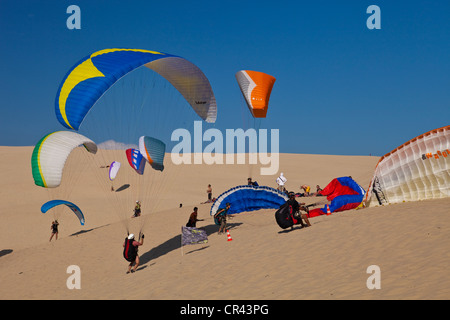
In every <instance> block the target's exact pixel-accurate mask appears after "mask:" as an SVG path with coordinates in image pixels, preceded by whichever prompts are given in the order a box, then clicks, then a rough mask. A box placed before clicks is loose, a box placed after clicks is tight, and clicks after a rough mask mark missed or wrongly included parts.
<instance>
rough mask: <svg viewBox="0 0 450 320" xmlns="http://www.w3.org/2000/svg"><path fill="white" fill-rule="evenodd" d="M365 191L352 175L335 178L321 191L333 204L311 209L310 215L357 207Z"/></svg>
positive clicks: (311, 216) (314, 215) (315, 215)
mask: <svg viewBox="0 0 450 320" xmlns="http://www.w3.org/2000/svg"><path fill="white" fill-rule="evenodd" d="M365 193H366V192H365V190H364V189H363V188H362V187H361V186H360V185H359V184H357V183H356V182H355V181H354V180H353V179H352V178H351V177H341V178H336V179H333V180H332V181H331V182H330V183H329V184H328V185H327V186H326V187H325V188H324V189H323V190H322V191H320V194H321V195H323V196H326V197H327V200H328V201H331V204H330V205H327V204H326V205H325V207H323V208H322V209H320V208H318V209H314V210H310V211H309V214H308V216H309V217H310V218H313V217H317V216H321V215H325V214H331V213H333V212H339V211H344V210H350V209H355V208H357V207H358V206H359V205H360V204H361V202H362V200H363V197H364V195H365Z"/></svg>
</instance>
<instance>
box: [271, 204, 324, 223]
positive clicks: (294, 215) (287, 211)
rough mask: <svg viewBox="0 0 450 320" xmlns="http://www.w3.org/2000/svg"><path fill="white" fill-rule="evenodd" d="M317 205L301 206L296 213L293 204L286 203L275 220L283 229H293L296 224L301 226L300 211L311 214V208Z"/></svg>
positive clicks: (276, 213)
mask: <svg viewBox="0 0 450 320" xmlns="http://www.w3.org/2000/svg"><path fill="white" fill-rule="evenodd" d="M315 205H316V203H313V204H310V205H307V206H299V208H298V209H299V211H296V212H295V211H294V208H293V206H292V204H290V203H289V201H286V203H284V204H283V205H282V206H281V207H280V209H278V210H277V211H276V212H275V219H276V221H277V223H278V225H279V226H280V228H282V229H286V228H289V227H292V226H293V225H296V224H301V220H300V219H301V213H300V210H304V211H306V212H307V213H309V207H311V206H315Z"/></svg>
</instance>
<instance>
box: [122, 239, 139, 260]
mask: <svg viewBox="0 0 450 320" xmlns="http://www.w3.org/2000/svg"><path fill="white" fill-rule="evenodd" d="M134 241H135V240H134V238H133V239H128V237H126V238H125V247H124V248H123V257H124V258H125V260H127V261H128V262H133V261H134V260H136V256H137V249H136V247H135V246H133V242H134Z"/></svg>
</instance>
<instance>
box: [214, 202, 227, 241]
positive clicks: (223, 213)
mask: <svg viewBox="0 0 450 320" xmlns="http://www.w3.org/2000/svg"><path fill="white" fill-rule="evenodd" d="M230 207H231V206H230V204H229V203H227V204H226V205H225V208H223V209H220V210H219V211H217V212H216V214H215V215H214V219H219V221H220V227H219V233H218V234H221V233H224V232H225V230H226V228H227V212H228V210H229V209H230Z"/></svg>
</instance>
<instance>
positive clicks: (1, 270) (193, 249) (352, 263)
mask: <svg viewBox="0 0 450 320" xmlns="http://www.w3.org/2000/svg"><path fill="white" fill-rule="evenodd" d="M31 152H32V148H31V147H0V153H1V154H2V157H1V158H0V175H1V176H0V181H1V183H2V188H1V189H0V214H1V220H2V223H1V227H0V228H1V229H0V281H1V286H0V298H2V299H193V300H198V299H237V300H238V299H256V300H260V299H449V298H450V276H449V275H448V272H447V266H448V265H450V253H449V250H448V243H449V240H450V239H449V235H450V218H449V216H448V211H449V210H448V207H449V205H450V199H441V200H433V201H420V202H411V203H403V204H398V205H391V206H387V207H375V208H366V209H361V210H351V211H346V212H341V213H336V214H333V215H331V216H322V217H317V218H314V219H311V222H312V227H310V228H306V229H298V228H297V229H294V230H292V231H291V230H288V231H286V230H282V229H280V228H279V227H278V225H277V224H276V222H275V219H274V216H273V213H274V210H261V211H259V212H253V213H243V214H239V215H236V216H234V217H233V218H232V219H230V220H229V227H230V228H229V231H230V235H231V237H232V239H233V240H232V241H227V236H226V235H218V234H217V229H218V228H217V226H215V225H214V221H213V219H212V218H211V217H210V216H209V208H210V205H208V204H201V202H203V201H205V200H206V193H205V190H206V186H207V184H208V183H211V184H212V186H213V192H214V195H216V196H217V195H218V194H220V193H221V192H223V191H225V190H227V189H228V188H230V187H232V186H236V185H238V184H245V183H246V179H247V177H248V176H249V174H251V175H252V176H253V178H254V179H255V180H257V181H258V182H259V184H260V185H269V186H275V179H276V176H259V175H258V174H256V173H257V171H258V170H256V168H254V169H253V170H250V169H249V166H248V165H240V166H239V165H234V166H230V165H228V166H227V165H222V166H208V165H191V166H186V168H184V169H183V172H182V174H179V175H177V177H176V181H175V182H176V183H174V184H173V185H172V186H171V188H168V190H167V194H164V201H162V202H161V205H160V208H159V210H158V211H157V212H152V213H147V214H144V215H143V216H141V217H140V218H137V219H135V220H129V221H126V224H127V225H129V227H130V228H131V229H132V230H137V229H136V228H137V226H138V225H139V224H141V223H142V220H143V219H145V221H146V223H145V228H144V233H145V235H146V238H145V242H144V246H142V247H141V249H140V256H141V267H140V268H139V269H138V272H136V273H134V274H125V271H126V267H127V262H126V261H125V260H124V259H123V257H122V244H123V240H124V238H125V236H126V232H125V229H124V223H123V222H121V221H119V220H120V219H119V218H118V217H117V216H115V215H112V214H111V212H110V209H109V204H107V203H105V199H106V197H107V195H108V193H109V192H110V190H103V189H100V188H99V186H98V184H97V183H96V181H94V180H95V178H94V177H95V174H94V173H93V172H92V171H93V170H94V171H95V170H100V168H98V167H95V166H91V167H88V168H87V169H86V171H85V172H84V173H83V178H82V179H83V180H82V181H83V182H82V183H80V184H79V185H76V186H75V188H74V190H73V192H72V196H73V197H74V198H75V199H77V204H78V205H79V206H80V207H82V208H83V211H84V212H85V215H86V222H87V223H86V225H85V226H80V224H79V222H78V221H76V219H74V218H72V217H69V216H67V217H66V216H64V217H62V218H61V227H60V237H59V239H58V241H52V242H50V243H49V242H48V238H49V236H50V223H51V221H52V216H51V215H47V214H46V215H43V214H42V213H41V212H40V206H41V205H42V203H43V202H45V201H47V200H48V198H49V197H48V193H47V192H46V190H44V189H42V188H39V187H36V186H35V185H34V183H33V179H32V176H31V168H30V157H31ZM377 161H378V158H377V157H365V156H327V155H296V154H282V155H280V171H282V172H284V174H285V176H286V177H287V178H288V184H287V185H288V189H290V190H293V191H299V186H300V185H301V184H310V185H311V186H315V185H316V184H319V185H321V186H322V187H324V186H325V185H326V184H327V183H328V182H330V181H331V180H332V179H333V178H335V177H339V176H346V175H351V176H352V177H353V178H354V179H355V180H356V181H357V182H358V183H359V184H360V185H361V186H363V187H364V188H367V185H368V183H369V182H370V178H371V176H372V173H373V170H374V167H375V165H376V162H377ZM318 199H319V198H315V197H311V198H306V201H307V202H308V203H312V202H314V201H317V200H318ZM320 200H321V201H323V198H322V199H320ZM179 203H183V207H182V208H179ZM194 206H198V207H199V218H201V219H205V220H204V221H201V222H199V223H198V227H203V228H204V229H205V230H206V232H207V233H208V235H209V241H208V243H207V244H205V245H193V246H185V247H181V245H180V240H181V238H180V229H181V226H182V225H184V224H185V223H186V221H187V219H188V217H189V214H190V213H191V212H192V208H193V207H194ZM133 232H135V231H133ZM71 265H77V266H79V268H80V270H81V289H79V290H77V289H74V290H69V289H68V288H67V285H66V281H67V279H68V277H69V276H70V274H68V273H67V267H68V266H71ZM371 265H377V266H379V267H380V270H381V289H379V290H377V289H375V290H369V289H368V288H367V286H366V281H367V279H368V277H369V276H370V274H368V273H367V272H366V271H367V268H368V267H369V266H371Z"/></svg>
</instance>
